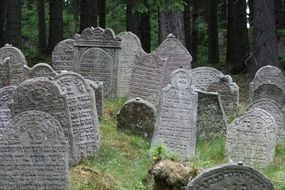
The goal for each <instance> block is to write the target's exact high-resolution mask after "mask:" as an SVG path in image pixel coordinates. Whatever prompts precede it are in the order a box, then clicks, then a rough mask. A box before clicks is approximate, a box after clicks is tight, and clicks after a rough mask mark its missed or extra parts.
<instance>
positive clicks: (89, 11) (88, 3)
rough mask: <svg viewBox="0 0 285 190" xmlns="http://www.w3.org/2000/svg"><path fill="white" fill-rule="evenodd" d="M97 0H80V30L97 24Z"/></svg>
mask: <svg viewBox="0 0 285 190" xmlns="http://www.w3.org/2000/svg"><path fill="white" fill-rule="evenodd" d="M97 3H98V2H97V0H81V3H80V32H82V31H83V30H84V29H85V28H88V27H96V26H97Z"/></svg>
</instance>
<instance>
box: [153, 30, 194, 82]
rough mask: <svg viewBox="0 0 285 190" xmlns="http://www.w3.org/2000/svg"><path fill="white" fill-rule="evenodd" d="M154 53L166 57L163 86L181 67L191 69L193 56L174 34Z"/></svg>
mask: <svg viewBox="0 0 285 190" xmlns="http://www.w3.org/2000/svg"><path fill="white" fill-rule="evenodd" d="M154 54H156V55H158V56H159V57H161V58H163V59H166V60H167V61H166V62H165V74H164V78H163V87H165V86H166V85H168V84H169V79H170V74H171V73H172V72H173V71H174V70H176V69H179V68H184V69H191V62H192V60H193V59H192V56H191V55H190V53H189V52H188V50H187V49H186V48H185V47H184V46H183V45H182V44H181V42H180V41H179V40H178V39H177V38H176V37H175V36H174V35H172V34H169V35H168V36H167V38H166V39H165V40H164V41H163V42H162V43H161V44H160V45H159V46H158V47H157V48H156V49H155V51H154Z"/></svg>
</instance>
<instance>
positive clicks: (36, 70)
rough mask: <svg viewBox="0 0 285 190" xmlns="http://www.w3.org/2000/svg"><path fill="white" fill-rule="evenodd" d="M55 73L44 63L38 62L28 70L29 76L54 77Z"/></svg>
mask: <svg viewBox="0 0 285 190" xmlns="http://www.w3.org/2000/svg"><path fill="white" fill-rule="evenodd" d="M56 75H57V73H56V72H55V71H54V70H53V68H52V67H51V66H50V65H48V64H46V63H38V64H36V65H35V66H33V68H32V69H31V71H30V78H37V77H52V78H53V77H55V76H56Z"/></svg>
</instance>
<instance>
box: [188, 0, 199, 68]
mask: <svg viewBox="0 0 285 190" xmlns="http://www.w3.org/2000/svg"><path fill="white" fill-rule="evenodd" d="M198 17H199V8H198V0H192V33H191V34H192V35H191V51H190V53H191V55H192V58H193V65H194V66H195V63H197V47H198V31H197V19H198Z"/></svg>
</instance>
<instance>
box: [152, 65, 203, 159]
mask: <svg viewBox="0 0 285 190" xmlns="http://www.w3.org/2000/svg"><path fill="white" fill-rule="evenodd" d="M170 83H171V84H170V85H168V86H167V87H165V88H164V89H163V90H162V92H161V96H160V101H159V108H158V113H157V118H156V123H155V130H154V134H153V138H152V146H155V145H156V144H158V143H162V144H165V145H166V146H167V147H168V148H170V149H172V150H174V151H177V153H179V154H180V155H181V156H183V157H193V156H194V155H195V145H196V118H197V105H198V95H197V93H196V92H195V91H194V90H193V89H192V88H191V83H192V78H191V75H190V74H189V72H188V71H187V70H185V69H177V70H175V71H174V72H173V73H172V74H171V76H170Z"/></svg>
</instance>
